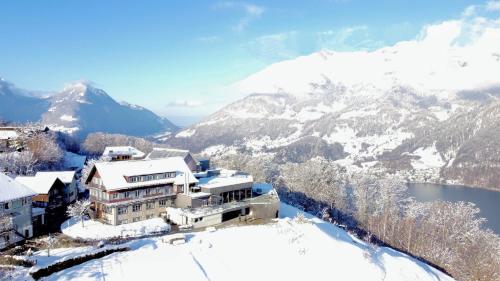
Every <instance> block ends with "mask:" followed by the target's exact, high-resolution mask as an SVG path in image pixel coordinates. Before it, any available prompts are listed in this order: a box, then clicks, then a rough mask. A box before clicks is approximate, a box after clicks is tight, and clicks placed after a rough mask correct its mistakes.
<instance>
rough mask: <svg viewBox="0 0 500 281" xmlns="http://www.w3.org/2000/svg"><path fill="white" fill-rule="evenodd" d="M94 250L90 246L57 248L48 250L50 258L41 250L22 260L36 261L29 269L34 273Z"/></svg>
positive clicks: (45, 251)
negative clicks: (39, 269)
mask: <svg viewBox="0 0 500 281" xmlns="http://www.w3.org/2000/svg"><path fill="white" fill-rule="evenodd" d="M94 249H95V247H92V246H88V247H78V248H57V249H51V250H50V256H48V252H47V250H41V251H37V252H34V253H33V255H32V256H31V257H24V258H25V259H29V260H32V261H36V265H35V266H34V267H33V268H32V269H31V271H36V270H37V269H38V268H44V267H47V266H49V265H51V264H54V263H56V262H59V261H62V260H67V259H71V258H74V257H77V256H81V255H84V254H87V253H89V252H91V251H92V250H94Z"/></svg>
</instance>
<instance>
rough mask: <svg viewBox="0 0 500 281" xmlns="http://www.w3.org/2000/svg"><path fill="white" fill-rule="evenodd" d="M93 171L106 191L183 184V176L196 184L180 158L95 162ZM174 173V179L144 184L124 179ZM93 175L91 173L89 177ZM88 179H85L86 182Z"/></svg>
mask: <svg viewBox="0 0 500 281" xmlns="http://www.w3.org/2000/svg"><path fill="white" fill-rule="evenodd" d="M94 169H96V170H97V171H98V172H99V176H100V177H101V180H102V182H103V184H104V187H105V188H106V190H117V189H129V188H134V187H141V186H148V185H159V184H169V183H175V184H183V183H184V181H185V180H184V178H185V176H184V174H185V173H186V174H187V179H188V181H189V183H197V182H198V180H197V179H196V178H195V177H194V175H193V173H192V172H191V170H190V169H189V167H188V166H187V165H186V163H185V162H184V159H182V157H170V158H164V159H155V160H150V159H146V160H130V161H114V162H97V163H95V165H94ZM168 172H176V177H175V178H166V179H158V180H150V181H144V182H127V181H126V180H125V177H130V176H141V175H152V174H160V173H168ZM92 175H93V173H91V176H92ZM88 181H89V179H87V182H88Z"/></svg>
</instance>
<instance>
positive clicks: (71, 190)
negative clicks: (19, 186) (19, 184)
mask: <svg viewBox="0 0 500 281" xmlns="http://www.w3.org/2000/svg"><path fill="white" fill-rule="evenodd" d="M35 177H39V178H47V181H51V179H53V180H54V181H55V179H56V178H58V179H60V180H61V181H62V182H63V183H64V198H63V200H64V203H65V204H70V203H73V202H75V200H76V196H77V194H78V192H77V189H76V173H75V171H57V172H38V173H36V175H35Z"/></svg>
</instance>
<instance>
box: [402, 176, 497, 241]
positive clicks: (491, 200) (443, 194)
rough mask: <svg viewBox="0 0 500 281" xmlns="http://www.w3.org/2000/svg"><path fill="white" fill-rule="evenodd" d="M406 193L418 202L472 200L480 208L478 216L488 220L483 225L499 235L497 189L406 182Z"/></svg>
mask: <svg viewBox="0 0 500 281" xmlns="http://www.w3.org/2000/svg"><path fill="white" fill-rule="evenodd" d="M408 193H409V194H410V196H413V197H415V199H416V200H417V201H420V202H429V201H435V200H443V201H451V202H457V201H467V202H472V203H474V204H476V206H477V207H478V208H479V209H481V213H480V216H481V217H484V218H486V219H487V220H488V221H487V222H486V223H485V226H486V227H488V228H491V229H492V230H493V231H494V232H495V233H497V234H499V235H500V192H499V191H493V190H487V189H479V188H471V187H467V186H460V185H441V184H429V183H411V184H408Z"/></svg>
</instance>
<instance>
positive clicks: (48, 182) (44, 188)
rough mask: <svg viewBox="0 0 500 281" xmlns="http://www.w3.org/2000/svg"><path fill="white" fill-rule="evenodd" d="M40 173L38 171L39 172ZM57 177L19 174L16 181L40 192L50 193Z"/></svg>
mask: <svg viewBox="0 0 500 281" xmlns="http://www.w3.org/2000/svg"><path fill="white" fill-rule="evenodd" d="M37 175H38V173H37ZM57 179H58V178H57V177H54V176H51V175H39V176H34V177H27V176H19V177H16V181H17V182H20V183H22V184H24V185H26V186H27V187H29V188H30V189H32V190H34V191H35V192H36V193H38V194H48V193H49V191H50V189H51V188H52V186H53V185H54V182H55V181H56V180H57Z"/></svg>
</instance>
